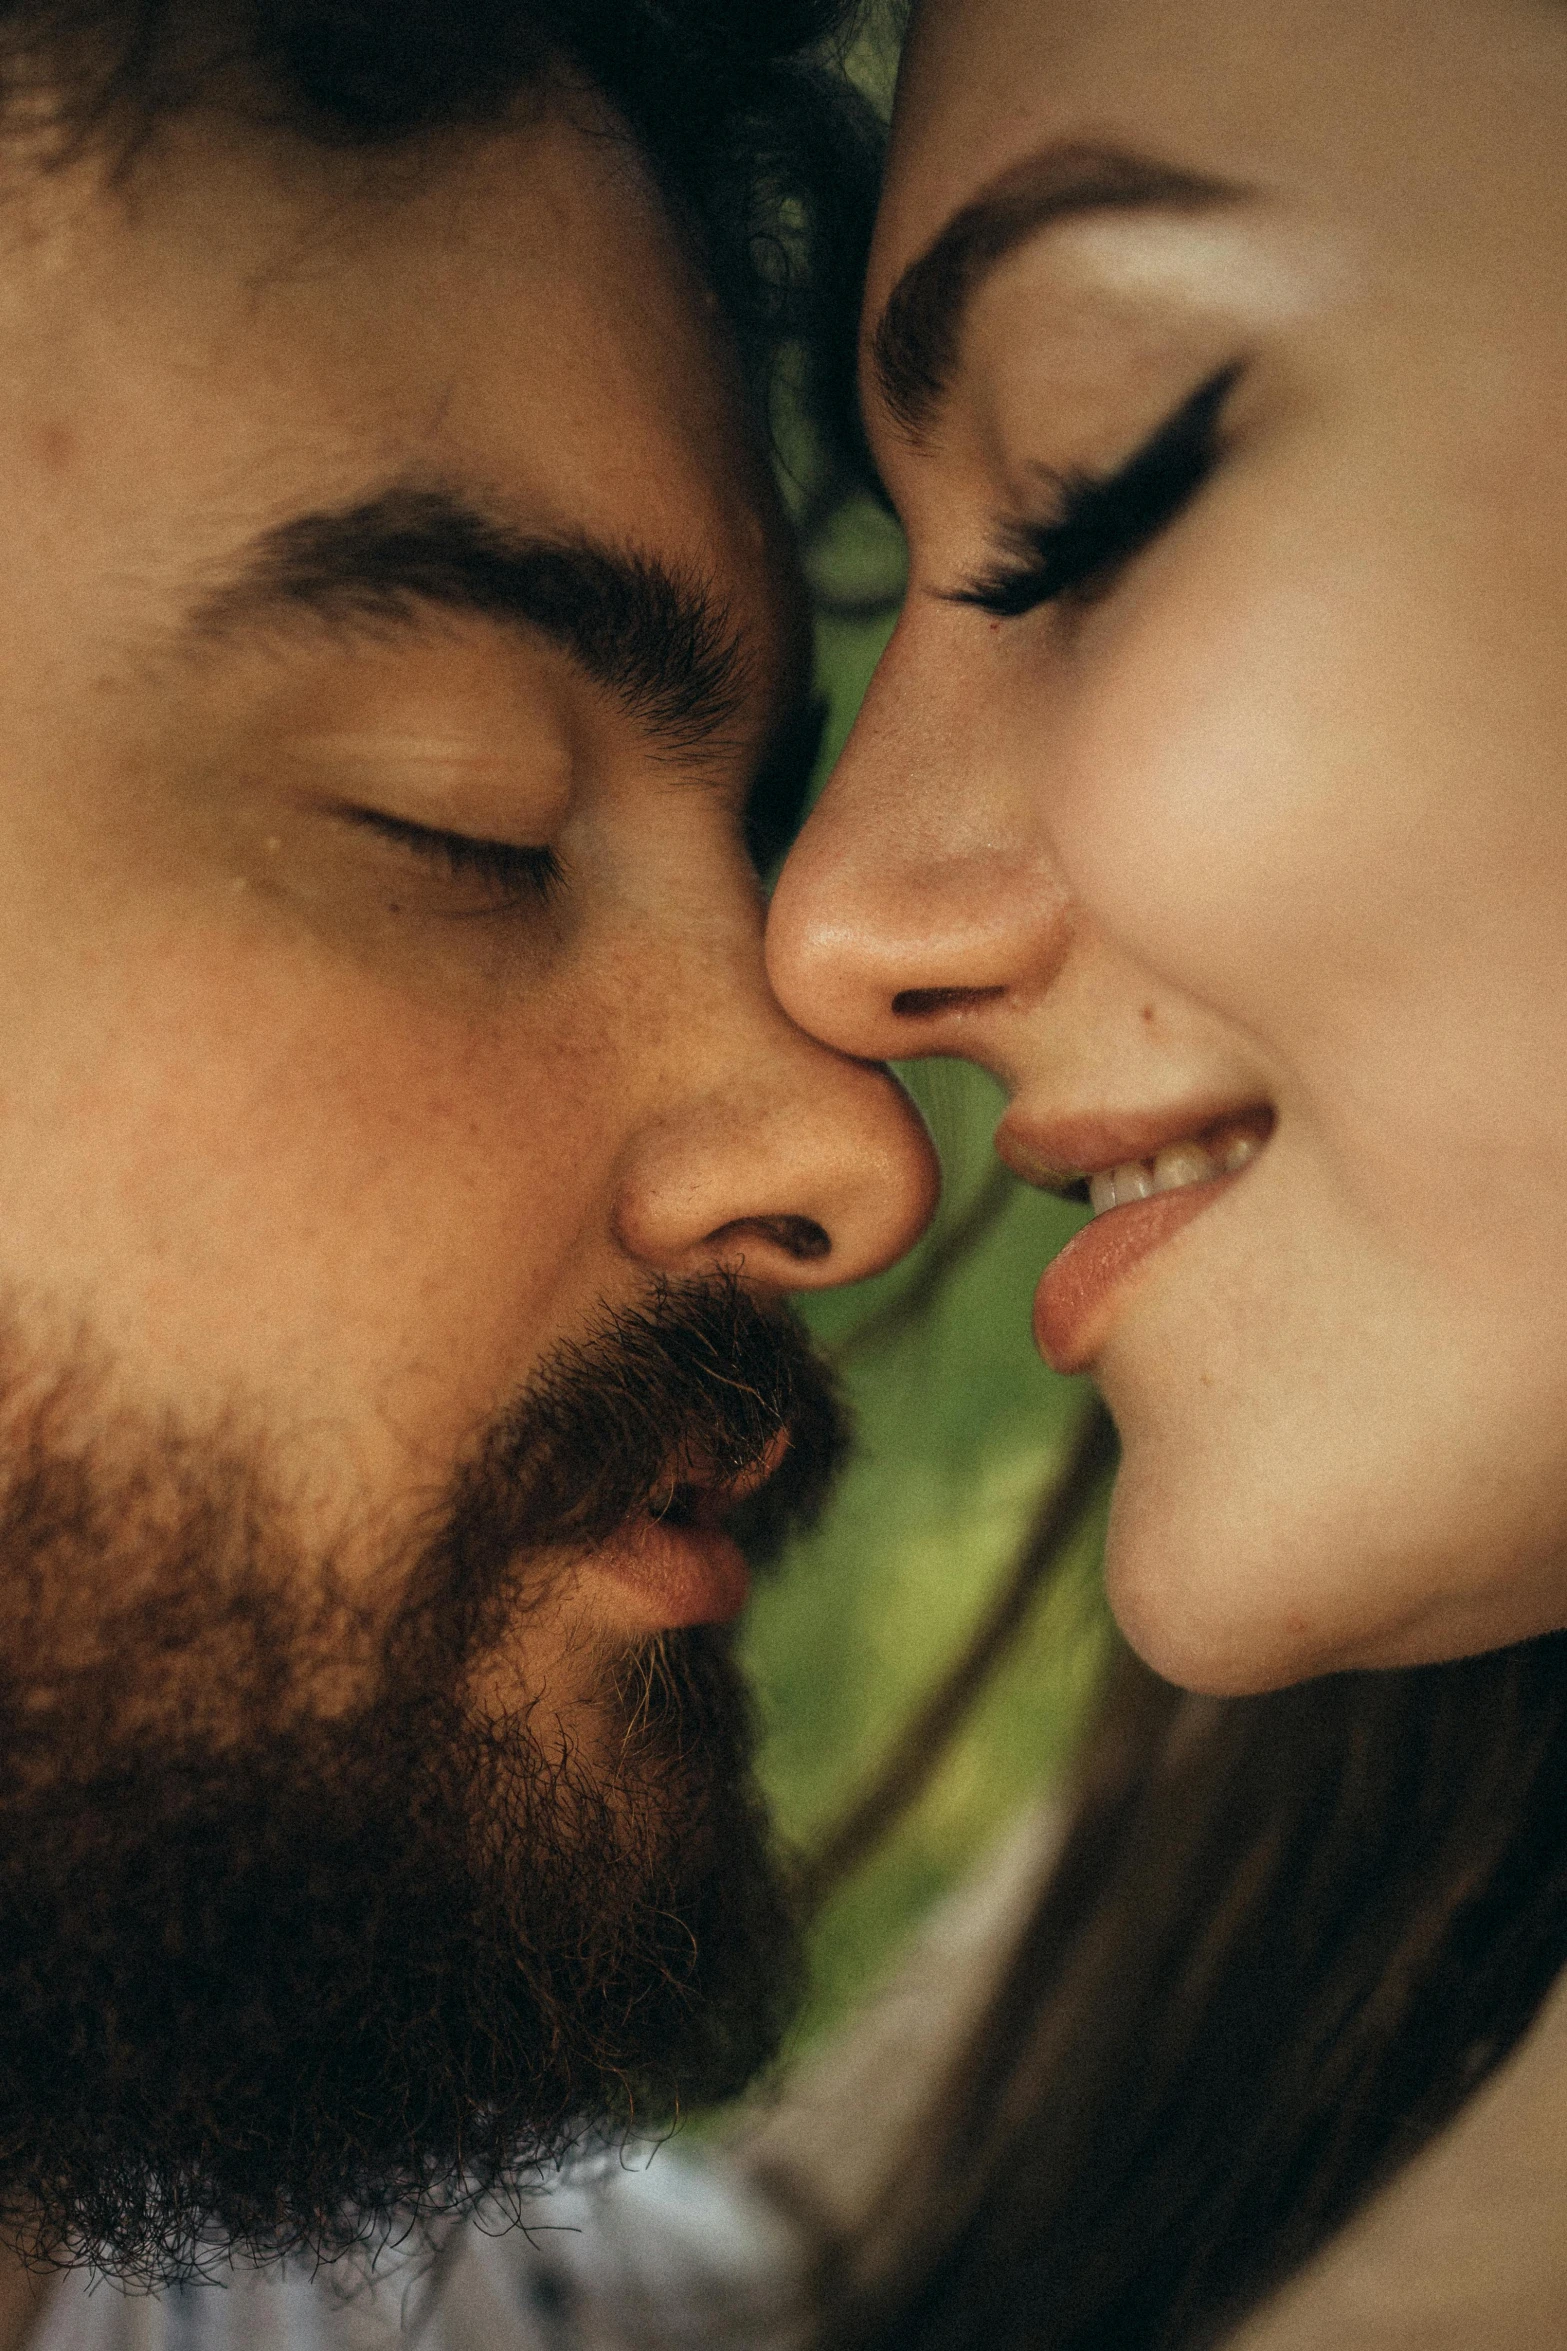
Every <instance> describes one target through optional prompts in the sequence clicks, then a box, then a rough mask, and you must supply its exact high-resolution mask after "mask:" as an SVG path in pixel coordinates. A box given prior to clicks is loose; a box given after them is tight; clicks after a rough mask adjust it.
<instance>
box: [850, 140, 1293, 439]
mask: <svg viewBox="0 0 1567 2351" xmlns="http://www.w3.org/2000/svg"><path fill="white" fill-rule="evenodd" d="M1249 193H1250V191H1249V190H1247V189H1246V188H1244V187H1241V186H1239V185H1237V184H1236V183H1234V182H1232V181H1228V180H1215V179H1209V178H1206V177H1204V176H1203V175H1202V174H1200V173H1197V172H1191V171H1185V170H1182V169H1181V168H1180V167H1179V166H1178V165H1174V164H1169V163H1161V162H1159V161H1158V160H1157V159H1155V158H1154V157H1152V156H1148V155H1139V154H1137V153H1136V152H1135V151H1133V150H1132V149H1130V148H1123V147H1111V146H1102V145H1097V144H1085V143H1083V142H1082V141H1078V140H1069V141H1065V142H1062V143H1060V144H1058V145H1055V146H1051V147H1045V148H1041V149H1040V150H1039V152H1038V153H1037V154H1034V155H1030V156H1027V157H1025V159H1024V160H1023V161H1022V162H1021V163H1015V164H1012V165H1010V166H1009V167H1008V169H1007V170H1006V171H1004V172H1002V173H1000V174H999V175H998V176H997V177H996V178H995V179H994V180H992V181H991V182H990V183H989V185H988V186H987V187H985V188H983V189H982V190H981V191H980V193H979V195H977V196H976V197H974V198H973V199H972V201H971V202H970V203H968V204H965V205H964V206H963V208H962V210H961V211H960V212H956V213H954V214H953V217H952V218H951V220H949V221H948V223H947V225H946V227H945V228H944V229H942V230H941V231H940V233H939V234H938V235H937V236H936V237H935V238H934V239H933V240H932V242H931V243H930V244H929V245H927V246H926V248H925V250H924V252H923V253H922V254H920V255H919V257H918V259H917V260H914V261H911V262H910V264H909V266H908V268H907V269H906V270H905V271H904V272H903V275H902V276H901V277H900V278H899V280H898V282H897V284H896V285H895V286H894V287H893V289H892V292H891V294H890V295H889V296H888V299H887V304H886V308H885V309H884V310H883V312H882V314H881V318H880V319H879V321H878V322H877V326H876V331H875V334H874V335H873V336H872V338H871V346H870V358H871V369H872V373H873V376H874V380H875V384H876V389H877V391H878V393H879V395H880V398H881V401H882V404H883V406H884V407H885V409H886V411H887V413H888V415H889V417H890V418H891V420H892V422H893V423H894V424H895V425H896V426H897V427H898V429H899V431H900V432H902V433H903V434H904V435H905V437H906V438H907V439H909V440H911V441H914V442H916V443H918V442H919V441H921V440H922V439H923V438H924V436H925V434H926V432H927V431H928V428H929V426H930V423H931V420H932V418H933V417H934V415H935V413H936V411H937V409H938V408H939V407H940V406H941V403H942V400H943V399H944V398H945V396H946V392H947V388H948V386H949V384H950V382H951V379H952V375H953V371H954V369H955V367H956V365H957V359H958V351H959V346H960V344H961V342H962V337H963V327H964V321H965V319H966V316H967V313H968V307H969V304H970V303H971V302H972V300H973V298H974V295H975V294H976V293H977V291H978V289H979V287H980V286H981V284H982V283H983V281H984V280H985V279H986V278H987V277H988V276H989V274H990V272H991V271H992V270H993V269H995V268H996V266H997V265H998V264H999V263H1000V262H1002V261H1004V260H1005V259H1006V257H1007V256H1008V254H1010V253H1012V252H1014V251H1015V250H1016V249H1017V247H1018V246H1019V245H1022V244H1026V243H1027V241H1028V240H1029V239H1030V238H1031V237H1036V236H1038V235H1039V234H1040V233H1041V232H1042V231H1043V230H1046V229H1050V228H1054V227H1056V226H1057V225H1059V224H1060V223H1062V222H1065V221H1069V220H1077V219H1080V218H1082V217H1083V215H1085V214H1088V213H1095V212H1151V211H1160V212H1188V213H1189V212H1207V211H1212V210H1213V209H1215V208H1216V207H1217V206H1220V205H1226V204H1234V203H1237V202H1239V201H1240V200H1242V199H1243V198H1244V197H1245V196H1246V195H1248V194H1249Z"/></svg>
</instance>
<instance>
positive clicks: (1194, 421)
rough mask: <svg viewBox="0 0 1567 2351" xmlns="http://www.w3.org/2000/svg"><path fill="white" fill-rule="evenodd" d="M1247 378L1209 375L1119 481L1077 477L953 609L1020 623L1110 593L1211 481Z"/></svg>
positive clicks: (1232, 371) (955, 597)
mask: <svg viewBox="0 0 1567 2351" xmlns="http://www.w3.org/2000/svg"><path fill="white" fill-rule="evenodd" d="M1240 375H1241V369H1240V367H1239V365H1238V364H1237V365H1235V366H1231V367H1227V368H1224V369H1223V370H1222V371H1221V372H1220V373H1219V374H1218V375H1216V376H1211V377H1210V378H1209V380H1208V381H1207V383H1205V384H1204V385H1202V386H1201V388H1200V389H1199V390H1198V391H1196V392H1194V393H1193V394H1192V396H1191V398H1190V399H1189V400H1187V401H1185V402H1183V404H1182V405H1181V407H1179V408H1178V409H1177V410H1176V411H1175V413H1174V415H1173V416H1170V417H1167V418H1166V420H1165V422H1164V423H1163V424H1162V425H1160V427H1159V429H1158V431H1157V432H1156V433H1154V435H1153V436H1152V438H1151V439H1150V440H1147V441H1145V442H1144V443H1143V445H1142V447H1141V448H1140V449H1139V450H1137V452H1136V453H1135V455H1133V456H1131V457H1129V458H1128V459H1127V461H1126V463H1125V464H1124V465H1122V466H1120V467H1118V468H1117V470H1116V471H1115V472H1114V473H1111V474H1101V475H1097V476H1091V475H1087V474H1072V475H1069V476H1068V477H1067V478H1066V480H1065V481H1064V482H1063V483H1062V485H1061V493H1060V510H1059V512H1058V513H1057V515H1056V517H1055V520H1054V521H1053V522H1048V523H1026V524H1021V525H1019V526H1018V527H1017V528H1016V529H1015V530H1014V531H1013V532H1012V533H1010V534H1009V538H1010V548H1009V553H1008V555H1007V557H1006V558H1005V559H1004V560H1003V561H1002V562H1000V563H998V564H997V565H996V566H995V568H994V569H993V570H991V571H988V572H985V573H982V574H981V575H980V576H979V577H978V578H976V579H972V580H970V581H969V582H968V584H967V585H966V586H965V587H962V588H958V589H956V590H954V591H953V594H952V601H953V603H955V604H977V605H978V606H979V608H980V610H981V611H982V612H993V613H997V614H999V615H1000V617H1001V618H1002V619H1003V620H1016V619H1018V618H1019V617H1020V616H1021V615H1022V614H1023V613H1025V612H1032V611H1034V610H1035V609H1036V607H1037V606H1039V605H1041V604H1049V603H1050V602H1052V601H1053V600H1054V599H1055V598H1057V597H1061V596H1071V595H1075V596H1081V597H1086V596H1087V595H1089V594H1091V593H1092V592H1093V591H1094V590H1096V589H1103V588H1105V587H1107V586H1108V585H1109V583H1110V581H1111V580H1112V579H1113V578H1114V576H1115V574H1116V573H1117V572H1118V571H1119V570H1120V569H1121V567H1122V566H1123V565H1124V564H1127V563H1129V562H1130V561H1131V559H1132V557H1133V556H1134V555H1137V554H1139V553H1140V552H1141V550H1142V549H1143V548H1144V547H1146V546H1147V545H1148V544H1149V543H1150V541H1152V540H1153V539H1155V538H1157V537H1158V535H1159V533H1160V532H1161V531H1162V530H1163V529H1164V528H1165V526H1166V524H1167V523H1170V522H1173V521H1174V519H1175V517H1176V515H1177V514H1179V513H1180V511H1181V508H1182V507H1183V506H1184V505H1185V504H1186V503H1187V501H1188V499H1190V498H1192V497H1194V496H1195V495H1196V493H1197V491H1198V490H1200V489H1201V488H1202V485H1203V483H1204V482H1205V481H1206V480H1207V479H1208V476H1209V475H1210V474H1211V473H1212V471H1213V469H1214V467H1215V465H1216V464H1217V463H1218V460H1219V455H1220V445H1219V423H1220V419H1221V416H1222V414H1223V409H1224V403H1225V401H1226V400H1227V399H1228V397H1229V395H1230V393H1231V392H1232V391H1233V389H1234V387H1235V385H1236V383H1237V381H1238V380H1239V378H1240Z"/></svg>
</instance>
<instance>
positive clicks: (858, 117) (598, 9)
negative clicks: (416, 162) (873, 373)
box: [0, 0, 881, 478]
mask: <svg viewBox="0 0 1567 2351" xmlns="http://www.w3.org/2000/svg"><path fill="white" fill-rule="evenodd" d="M860 5H861V0H0V107H3V108H4V109H6V110H7V111H8V112H9V113H10V114H11V115H12V116H13V117H22V118H25V119H36V117H37V115H38V113H39V111H40V108H42V109H43V111H45V112H46V114H47V117H48V119H49V120H50V121H51V123H53V124H55V125H57V126H58V128H59V129H60V130H61V131H62V132H63V134H64V136H65V138H66V141H67V143H68V146H69V147H70V148H72V149H75V148H78V147H80V146H82V145H89V144H90V145H98V144H103V145H105V146H106V147H109V148H110V149H111V150H113V149H119V150H120V151H121V152H130V151H134V149H135V148H136V146H137V145H138V144H139V143H140V141H141V140H142V139H144V138H145V137H146V136H147V135H148V134H149V133H150V132H152V131H153V130H155V128H156V127H157V125H158V123H159V122H160V121H161V120H163V119H166V118H167V117H168V116H170V115H172V114H175V113H178V112H180V111H183V110H184V109H185V108H187V107H188V106H190V105H191V104H192V103H193V102H195V101H197V100H199V99H200V98H201V97H202V96H203V94H204V93H205V92H206V91H207V90H208V89H210V87H211V86H212V84H213V83H214V81H215V80H217V79H218V78H219V77H232V76H233V75H234V74H235V72H236V70H238V71H239V72H240V73H241V74H248V76H249V80H250V86H251V87H252V88H255V89H259V90H260V91H262V92H263V93H264V94H265V97H264V102H265V104H266V106H267V109H268V112H269V114H270V115H271V116H273V117H274V118H275V119H277V120H278V121H280V122H281V123H283V124H286V125H287V126H288V127H289V128H291V129H295V130H297V131H299V132H301V133H303V134H304V135H305V136H307V137H310V138H314V139H318V140H320V141H322V142H324V143H331V144H336V145H349V146H358V147H364V148H375V147H390V146H396V145H398V144H401V143H408V142H411V141H414V140H416V139H417V138H418V137H419V136H420V135H421V134H426V133H429V132H432V131H438V130H441V129H445V128H452V127H460V126H461V125H463V124H465V123H472V124H475V125H482V124H484V123H487V122H493V121H496V120H498V119H499V118H501V117H502V116H503V115H504V114H505V113H506V112H507V111H508V109H510V108H511V107H512V106H513V105H514V104H515V103H516V101H517V100H518V99H519V97H521V96H523V95H524V94H525V93H526V92H527V91H528V90H529V89H531V88H535V87H537V86H539V85H540V84H541V83H542V82H544V81H545V80H547V79H548V78H549V77H550V76H551V75H559V74H561V73H562V72H564V73H565V74H567V75H573V76H577V77H580V78H581V79H583V80H585V81H586V82H588V83H589V84H590V85H591V86H592V87H593V88H594V89H595V90H597V91H598V92H600V93H601V94H602V96H604V97H605V98H606V99H608V101H609V102H610V104H611V106H612V107H613V108H614V109H615V110H616V112H617V113H618V114H619V115H620V116H621V118H622V119H623V120H624V121H625V122H626V124H627V125H628V127H629V128H630V130H631V131H632V132H633V134H634V135H635V137H636V138H637V140H638V142H639V143H640V145H641V147H642V149H643V151H644V153H645V154H646V156H647V157H648V159H649V161H650V162H651V164H652V166H653V169H654V171H655V172H656V174H657V176H658V178H659V180H660V182H661V184H662V187H663V190H664V193H665V196H666V198H667V200H668V201H669V203H670V205H671V207H672V209H673V210H674V212H675V213H676V215H677V217H678V218H679V219H680V220H681V221H682V223H683V224H684V225H685V227H686V229H687V230H688V232H689V234H690V235H691V238H692V240H693V243H694V245H695V248H696V251H697V255H698V258H699V260H700V262H701V264H702V267H703V269H704V270H705V272H706V275H707V277H708V280H709V282H710V284H711V285H712V287H713V289H714V291H715V292H716V294H717V296H718V299H719V301H720V303H721V304H722V306H723V308H724V310H725V312H726V314H727V316H728V318H729V320H730V322H731V325H732V328H733V331H734V334H735V337H736V339H737V342H738V344H739V348H740V352H741V356H742V359H743V361H744V363H745V365H746V369H747V373H748V375H749V377H750V380H751V383H752V386H753V389H754V391H755V393H756V396H757V398H758V400H759V401H760V402H761V403H762V404H763V405H764V406H765V404H766V402H767V400H768V398H769V395H770V392H771V390H772V387H773V385H774V384H775V382H776V380H777V369H778V364H779V362H780V360H781V359H782V358H783V357H785V355H792V357H793V359H794V362H795V366H794V368H793V370H792V371H791V372H792V374H793V376H794V380H795V384H796V388H797V393H798V395H799V397H801V398H802V399H803V403H804V408H805V412H806V418H807V420H808V422H809V424H810V425H811V427H812V428H813V431H814V436H815V440H816V445H817V453H818V456H817V462H818V465H819V466H821V467H823V468H824V469H825V472H826V474H827V476H828V477H829V478H837V477H838V476H839V474H840V470H841V468H842V467H843V464H844V461H845V460H846V459H851V460H852V458H853V456H854V454H855V453H856V451H857V449H858V439H857V426H856V423H855V406H854V392H853V383H854V368H853V347H854V322H855V315H856V310H857V306H858V299H859V288H860V280H861V277H862V275H863V270H864V261H865V253H866V247H867V244H868V241H869V236H870V227H871V221H872V217H873V214H874V209H875V197H876V181H877V173H878V166H879V161H880V144H881V141H880V126H879V123H878V121H877V118H876V116H875V114H874V112H873V110H872V109H871V108H870V107H869V106H868V105H867V104H865V103H864V102H863V101H862V100H860V99H859V98H858V97H857V96H856V94H855V92H854V90H853V87H852V85H851V84H850V82H849V81H848V80H847V78H846V77H845V75H844V74H843V73H842V71H841V70H840V62H841V58H840V52H841V49H842V47H843V45H844V44H845V43H846V42H847V40H848V38H849V36H850V33H851V31H852V28H853V22H854V20H855V19H856V17H857V16H858V14H859V12H860Z"/></svg>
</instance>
